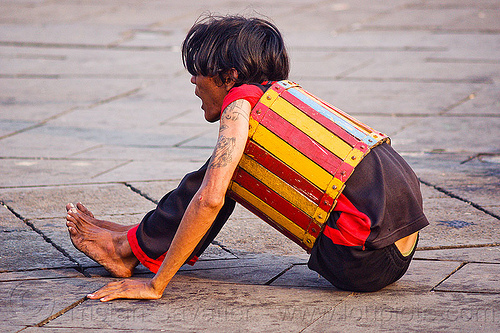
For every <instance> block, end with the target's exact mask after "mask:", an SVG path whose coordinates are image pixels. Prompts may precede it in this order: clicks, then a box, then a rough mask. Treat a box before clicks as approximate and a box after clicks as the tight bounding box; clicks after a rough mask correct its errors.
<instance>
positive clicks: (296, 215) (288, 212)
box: [233, 169, 311, 230]
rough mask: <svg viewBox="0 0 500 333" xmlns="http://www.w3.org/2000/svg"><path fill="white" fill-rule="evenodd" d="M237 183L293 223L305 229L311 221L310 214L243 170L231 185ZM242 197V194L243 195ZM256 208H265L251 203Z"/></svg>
mask: <svg viewBox="0 0 500 333" xmlns="http://www.w3.org/2000/svg"><path fill="white" fill-rule="evenodd" d="M235 183H236V184H238V185H240V186H241V187H243V188H244V189H245V190H247V191H248V192H250V193H252V195H254V196H255V197H256V198H259V200H260V201H261V202H262V204H263V205H265V206H270V207H273V209H274V210H275V211H276V212H277V213H279V214H281V215H283V216H284V217H286V218H287V219H288V220H290V221H293V223H294V224H296V225H297V226H299V227H301V228H302V229H304V230H307V227H308V226H309V223H310V221H311V216H309V215H307V214H306V213H304V212H303V211H301V210H300V209H298V208H297V207H295V206H294V205H292V204H291V203H290V202H288V201H286V200H285V199H284V198H283V197H281V196H280V195H278V194H277V193H276V192H274V191H273V190H271V189H270V188H269V187H267V186H266V185H264V184H263V183H261V182H260V181H258V180H257V179H255V178H253V177H252V176H251V175H250V174H248V173H247V172H246V171H245V170H243V169H239V170H238V171H237V173H236V177H235V178H234V179H233V185H234V184H235ZM243 197H244V196H243ZM244 198H245V197H244ZM253 205H254V206H256V207H257V208H262V209H266V207H264V206H262V205H261V206H259V204H258V203H257V204H255V203H253Z"/></svg>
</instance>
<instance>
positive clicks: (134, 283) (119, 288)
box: [87, 280, 163, 302]
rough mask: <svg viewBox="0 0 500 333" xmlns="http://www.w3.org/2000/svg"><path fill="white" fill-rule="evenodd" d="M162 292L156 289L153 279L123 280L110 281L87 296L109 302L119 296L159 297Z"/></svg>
mask: <svg viewBox="0 0 500 333" xmlns="http://www.w3.org/2000/svg"><path fill="white" fill-rule="evenodd" d="M162 294H163V293H162V292H158V291H156V290H155V289H154V287H153V285H152V284H151V280H147V281H141V280H121V281H114V282H110V283H108V284H107V285H106V286H104V287H102V288H101V289H99V290H97V291H96V292H94V293H92V294H89V295H87V298H89V299H98V300H100V301H101V302H107V301H111V300H114V299H118V298H128V299H159V298H161V296H162Z"/></svg>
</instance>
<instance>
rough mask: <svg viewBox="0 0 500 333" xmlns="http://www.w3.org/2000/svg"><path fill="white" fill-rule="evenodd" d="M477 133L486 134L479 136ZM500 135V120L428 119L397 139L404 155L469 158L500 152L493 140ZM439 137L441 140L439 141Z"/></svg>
mask: <svg viewBox="0 0 500 333" xmlns="http://www.w3.org/2000/svg"><path fill="white" fill-rule="evenodd" d="M477 133H482V135H481V136H477ZM498 133H500V118H496V117H495V118H489V119H488V122H487V123H486V124H485V121H484V119H481V118H480V117H474V116H470V117H469V116H467V117H465V116H464V117H426V118H423V119H421V120H420V121H419V122H417V123H414V124H412V126H408V127H406V128H405V129H404V130H403V131H401V132H399V133H397V134H396V135H394V136H393V139H394V141H395V142H398V149H400V150H403V151H421V152H432V151H440V152H449V153H463V152H467V153H469V154H478V153H488V152H490V153H492V152H498V145H497V144H496V143H495V142H493V141H492V140H491V138H494V137H496V136H497V135H498ZM436 136H439V138H440V139H437V138H436Z"/></svg>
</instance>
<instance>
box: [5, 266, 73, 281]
mask: <svg viewBox="0 0 500 333" xmlns="http://www.w3.org/2000/svg"><path fill="white" fill-rule="evenodd" d="M74 277H83V274H82V273H81V272H79V271H78V270H77V267H73V268H44V269H36V268H35V269H28V270H19V271H12V272H2V273H0V282H16V281H25V280H53V279H62V278H74Z"/></svg>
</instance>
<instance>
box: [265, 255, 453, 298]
mask: <svg viewBox="0 0 500 333" xmlns="http://www.w3.org/2000/svg"><path fill="white" fill-rule="evenodd" d="M459 266H460V263H458V262H442V261H428V260H414V261H412V263H411V264H410V267H409V268H408V271H407V272H406V274H405V275H404V276H403V277H402V278H401V279H400V280H399V281H397V282H395V283H393V284H391V285H389V286H388V287H386V288H384V291H387V290H394V291H408V292H413V291H422V292H428V291H430V290H431V289H432V288H433V287H435V286H437V285H438V284H439V283H440V282H441V281H443V280H444V279H445V278H446V277H447V276H448V275H449V274H451V273H452V272H453V271H454V270H456V269H457V268H458V267H459ZM271 285H273V286H289V287H303V286H310V287H315V288H328V289H336V288H335V287H334V286H332V285H331V284H330V282H328V281H327V280H326V279H324V278H323V277H321V276H319V275H318V273H316V272H314V271H312V270H310V269H309V268H308V267H307V265H306V263H302V264H295V265H293V267H291V268H290V269H289V270H287V271H286V272H285V273H284V274H283V275H281V276H279V277H278V278H277V279H276V280H275V281H273V282H272V284H271Z"/></svg>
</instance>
